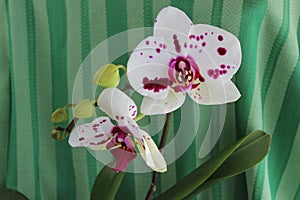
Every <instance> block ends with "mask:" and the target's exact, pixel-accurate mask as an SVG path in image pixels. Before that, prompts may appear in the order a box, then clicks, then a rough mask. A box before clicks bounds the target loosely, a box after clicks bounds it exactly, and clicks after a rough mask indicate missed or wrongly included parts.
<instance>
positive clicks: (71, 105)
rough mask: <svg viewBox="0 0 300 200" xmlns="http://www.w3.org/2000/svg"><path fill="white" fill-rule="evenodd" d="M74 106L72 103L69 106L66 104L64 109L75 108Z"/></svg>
mask: <svg viewBox="0 0 300 200" xmlns="http://www.w3.org/2000/svg"><path fill="white" fill-rule="evenodd" d="M75 105H76V104H72V103H69V104H67V105H65V106H64V109H66V110H67V109H68V108H71V107H73V106H75Z"/></svg>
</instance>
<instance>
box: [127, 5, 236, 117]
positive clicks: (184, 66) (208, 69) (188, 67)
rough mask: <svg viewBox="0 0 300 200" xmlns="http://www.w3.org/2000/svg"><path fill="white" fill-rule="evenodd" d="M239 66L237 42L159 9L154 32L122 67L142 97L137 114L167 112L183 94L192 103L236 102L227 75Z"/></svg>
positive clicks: (182, 15)
mask: <svg viewBox="0 0 300 200" xmlns="http://www.w3.org/2000/svg"><path fill="white" fill-rule="evenodd" d="M240 64H241V47H240V43H239V40H238V39H237V38H236V37H235V36H234V35H233V34H231V33H229V32H227V31H225V30H223V29H220V28H218V27H214V26H210V25H206V24H193V23H192V21H191V20H190V19H189V17H188V16H187V15H186V14H185V13H184V12H182V11H181V10H179V9H177V8H174V7H167V8H164V9H162V10H161V11H160V13H159V14H158V16H157V18H156V20H155V23H154V33H153V36H150V37H148V38H146V39H144V40H143V41H142V42H140V43H139V44H138V46H137V47H136V48H135V50H134V51H133V53H132V54H131V56H130V58H129V61H128V63H127V72H128V73H127V75H128V80H129V82H130V84H131V85H132V87H133V88H134V89H135V90H136V91H137V92H139V93H140V94H141V95H143V96H144V98H143V102H142V105H141V112H142V113H144V114H146V115H155V114H164V113H169V112H172V111H174V110H176V109H177V108H179V107H180V106H181V105H182V104H183V103H184V100H185V96H186V93H187V94H188V95H189V96H190V97H191V98H192V99H193V100H194V101H195V102H196V103H198V104H205V105H213V104H224V103H228V102H233V101H236V100H237V99H238V98H239V97H240V93H239V91H238V89H237V88H236V86H235V85H234V83H233V82H232V81H231V78H232V76H233V75H234V74H235V73H236V72H237V70H238V69H239V66H240Z"/></svg>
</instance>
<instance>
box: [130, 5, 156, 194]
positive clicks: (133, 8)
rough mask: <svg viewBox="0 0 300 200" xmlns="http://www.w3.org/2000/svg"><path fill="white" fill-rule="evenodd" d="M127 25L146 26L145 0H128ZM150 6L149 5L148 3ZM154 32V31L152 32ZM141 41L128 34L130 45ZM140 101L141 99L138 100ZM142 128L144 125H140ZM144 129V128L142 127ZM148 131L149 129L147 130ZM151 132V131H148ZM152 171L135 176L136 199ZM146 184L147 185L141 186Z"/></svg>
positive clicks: (143, 192) (131, 26) (146, 190)
mask: <svg viewBox="0 0 300 200" xmlns="http://www.w3.org/2000/svg"><path fill="white" fill-rule="evenodd" d="M148 2H150V1H148ZM126 6H127V25H128V29H132V28H136V27H144V8H145V6H144V1H141V0H132V1H127V5H126ZM147 6H148V5H147ZM147 9H152V6H151V7H147ZM150 34H152V33H150ZM140 36H141V40H142V39H143V38H144V35H140ZM137 42H139V40H138V37H137V34H131V35H128V47H129V48H131V47H133V48H135V46H136V45H137ZM138 103H140V101H138ZM140 128H142V127H140ZM142 129H143V128H142ZM145 131H148V130H145ZM148 133H149V134H151V132H150V131H149V132H148ZM151 176H152V174H151V173H143V174H140V173H139V174H136V175H135V177H134V186H133V187H134V193H135V199H144V198H145V196H146V194H147V192H148V189H149V188H148V184H150V183H151V178H152V177H151ZM142 185H145V187H141V186H142Z"/></svg>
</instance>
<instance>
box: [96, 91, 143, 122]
mask: <svg viewBox="0 0 300 200" xmlns="http://www.w3.org/2000/svg"><path fill="white" fill-rule="evenodd" d="M98 106H99V108H100V109H101V110H103V111H104V112H105V113H106V114H107V115H108V116H109V117H110V118H112V119H114V120H117V119H119V118H121V116H123V117H124V116H129V117H130V118H132V119H134V118H135V117H136V115H137V107H136V105H135V103H134V101H133V100H132V99H131V98H129V97H128V96H127V95H126V94H125V93H123V92H122V91H120V90H119V89H117V88H107V89H105V90H103V92H102V93H101V94H100V95H99V98H98Z"/></svg>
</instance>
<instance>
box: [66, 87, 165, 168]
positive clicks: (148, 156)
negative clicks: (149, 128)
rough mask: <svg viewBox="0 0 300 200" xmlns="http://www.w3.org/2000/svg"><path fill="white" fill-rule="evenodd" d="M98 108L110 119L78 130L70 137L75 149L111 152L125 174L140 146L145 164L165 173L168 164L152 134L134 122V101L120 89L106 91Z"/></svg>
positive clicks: (97, 119)
mask: <svg viewBox="0 0 300 200" xmlns="http://www.w3.org/2000/svg"><path fill="white" fill-rule="evenodd" d="M98 106H99V108H100V109H101V110H103V111H104V112H105V113H106V114H107V115H108V116H109V117H110V118H111V119H113V120H114V121H115V122H116V124H117V125H113V124H112V123H111V121H110V119H109V118H108V117H99V118H96V119H95V120H94V121H92V122H91V123H88V124H83V125H80V126H78V127H76V128H75V129H74V130H73V131H72V132H71V135H70V138H69V144H70V145H71V146H73V147H89V148H90V149H92V150H95V151H97V150H110V152H111V153H112V155H113V156H114V157H115V162H114V166H112V168H113V169H114V170H116V171H124V170H125V169H126V168H127V166H128V164H129V163H130V162H131V161H132V160H133V159H134V158H135V157H136V156H137V153H136V152H135V150H134V147H135V144H136V145H137V147H138V149H139V151H140V153H141V156H142V157H143V159H144V160H145V161H146V164H147V165H148V166H149V167H151V168H152V169H153V170H154V171H158V172H165V171H166V170H167V167H166V162H165V160H164V158H163V156H162V154H161V153H160V151H159V150H158V148H157V146H156V144H155V143H154V141H153V140H152V138H151V137H150V136H149V134H148V133H147V132H145V131H143V130H141V129H140V128H139V126H138V124H137V123H136V122H135V120H134V119H135V117H136V116H137V107H136V105H135V103H134V101H133V100H132V99H131V98H129V97H128V96H127V95H126V94H124V93H123V92H121V91H120V90H119V89H117V88H107V89H105V90H104V91H103V92H102V93H101V94H100V96H99V98H98Z"/></svg>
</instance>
